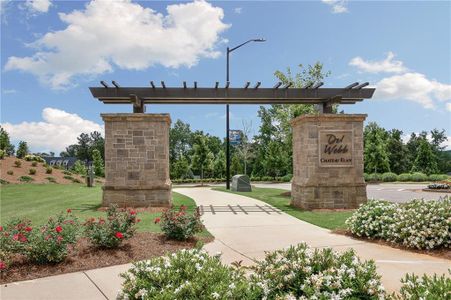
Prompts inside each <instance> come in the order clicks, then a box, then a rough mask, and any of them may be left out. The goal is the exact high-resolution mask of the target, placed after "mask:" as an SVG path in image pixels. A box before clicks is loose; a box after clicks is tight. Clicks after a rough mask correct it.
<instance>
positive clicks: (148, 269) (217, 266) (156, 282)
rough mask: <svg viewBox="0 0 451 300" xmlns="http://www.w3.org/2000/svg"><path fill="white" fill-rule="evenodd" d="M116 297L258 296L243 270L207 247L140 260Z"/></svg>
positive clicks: (125, 277) (245, 297)
mask: <svg viewBox="0 0 451 300" xmlns="http://www.w3.org/2000/svg"><path fill="white" fill-rule="evenodd" d="M121 276H122V277H123V278H124V283H123V284H122V290H121V291H120V292H119V295H118V297H117V299H122V300H125V299H130V300H132V299H212V300H213V299H259V297H258V296H259V295H258V291H256V290H255V289H252V288H251V286H250V283H249V281H248V280H247V279H246V276H245V274H244V272H243V270H241V269H238V268H234V267H231V266H227V265H224V264H222V263H221V260H220V258H219V256H210V255H208V254H207V252H205V251H204V250H199V249H191V250H185V249H183V250H179V251H177V252H175V253H173V254H167V255H166V256H161V257H155V258H152V259H150V260H147V261H141V262H137V263H135V264H134V265H133V267H132V268H131V269H130V270H128V271H127V272H126V273H123V274H121Z"/></svg>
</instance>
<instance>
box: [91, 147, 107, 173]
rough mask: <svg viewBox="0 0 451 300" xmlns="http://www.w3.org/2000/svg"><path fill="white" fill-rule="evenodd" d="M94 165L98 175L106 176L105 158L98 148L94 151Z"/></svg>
mask: <svg viewBox="0 0 451 300" xmlns="http://www.w3.org/2000/svg"><path fill="white" fill-rule="evenodd" d="M92 165H93V168H94V173H95V174H96V175H97V176H101V177H103V176H105V168H104V165H103V159H102V155H101V154H100V151H99V150H97V149H94V150H93V151H92Z"/></svg>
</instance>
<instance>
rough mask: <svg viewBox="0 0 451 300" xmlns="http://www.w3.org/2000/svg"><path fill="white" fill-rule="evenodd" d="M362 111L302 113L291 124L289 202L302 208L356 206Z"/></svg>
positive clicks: (361, 196)
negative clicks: (350, 112) (291, 149)
mask: <svg viewBox="0 0 451 300" xmlns="http://www.w3.org/2000/svg"><path fill="white" fill-rule="evenodd" d="M365 118H366V115H364V114H319V115H303V116H300V117H297V118H295V119H294V120H293V121H292V122H291V126H292V128H293V182H292V188H291V198H292V199H291V204H292V205H294V206H297V207H300V208H303V209H347V208H356V207H358V206H359V204H360V203H363V202H365V201H366V200H367V198H366V184H365V180H364V178H363V121H364V120H365Z"/></svg>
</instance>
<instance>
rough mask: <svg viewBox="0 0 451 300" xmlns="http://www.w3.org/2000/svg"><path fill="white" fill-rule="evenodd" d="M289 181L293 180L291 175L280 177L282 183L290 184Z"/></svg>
mask: <svg viewBox="0 0 451 300" xmlns="http://www.w3.org/2000/svg"><path fill="white" fill-rule="evenodd" d="M291 179H293V174H287V175H285V176H283V177H282V181H283V182H290V181H291Z"/></svg>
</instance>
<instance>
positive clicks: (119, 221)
mask: <svg viewBox="0 0 451 300" xmlns="http://www.w3.org/2000/svg"><path fill="white" fill-rule="evenodd" d="M106 213H107V218H106V219H103V218H98V219H97V220H96V219H94V218H91V219H89V220H87V221H86V223H85V224H84V225H85V233H86V236H87V237H88V239H89V240H90V242H91V243H92V244H93V245H95V246H97V247H102V248H116V247H118V246H119V245H120V244H121V243H122V241H124V240H126V239H129V238H131V237H132V236H133V235H134V234H135V228H134V226H135V224H136V223H137V222H139V220H138V219H137V218H136V212H135V211H132V210H120V209H118V208H117V206H114V205H111V206H110V207H109V208H108V210H107V212H106Z"/></svg>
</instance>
